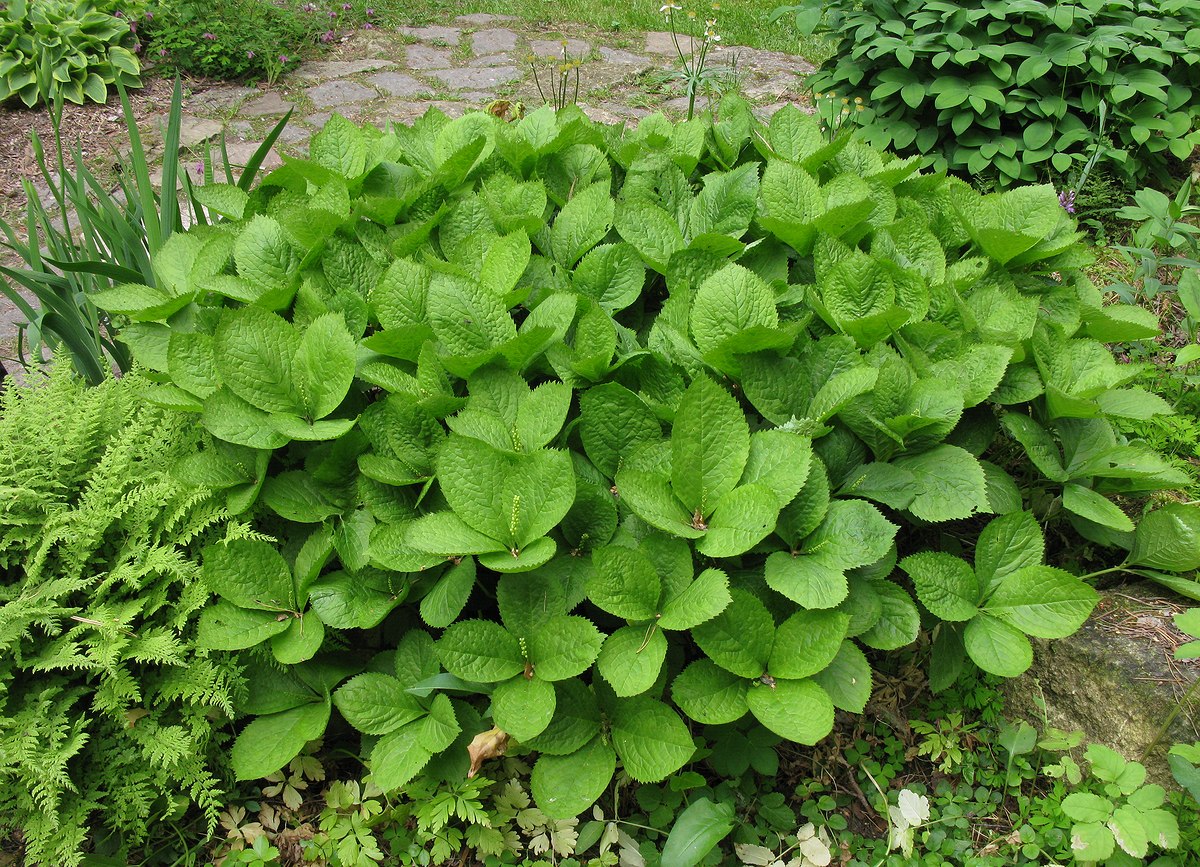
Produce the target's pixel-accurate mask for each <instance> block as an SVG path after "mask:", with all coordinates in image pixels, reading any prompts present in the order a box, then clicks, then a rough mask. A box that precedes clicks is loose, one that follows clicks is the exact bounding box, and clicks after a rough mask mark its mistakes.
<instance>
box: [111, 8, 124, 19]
mask: <svg viewBox="0 0 1200 867" xmlns="http://www.w3.org/2000/svg"><path fill="white" fill-rule="evenodd" d="M113 16H114V17H115V18H124V17H125V13H124V12H122V11H121V10H120V9H118V10H117V11H116V12H114V13H113Z"/></svg>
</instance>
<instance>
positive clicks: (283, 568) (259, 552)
mask: <svg viewBox="0 0 1200 867" xmlns="http://www.w3.org/2000/svg"><path fill="white" fill-rule="evenodd" d="M204 583H205V584H207V585H208V587H209V589H210V590H212V591H213V592H214V593H216V594H217V595H218V596H220V597H221V598H223V599H226V600H228V601H229V602H232V603H233V604H234V605H238V606H240V607H242V608H257V609H260V610H262V611H273V612H276V613H279V612H287V611H294V610H295V609H296V598H295V597H296V590H295V587H294V586H293V584H292V572H291V570H290V569H289V568H288V565H287V563H286V562H285V561H284V559H283V556H282V555H281V554H280V553H279V552H278V551H277V550H276V549H275V547H274V546H273V545H271V544H270V543H268V542H260V541H257V540H251V539H232V540H230V541H229V542H224V543H219V544H216V545H209V546H208V547H207V548H205V549H204Z"/></svg>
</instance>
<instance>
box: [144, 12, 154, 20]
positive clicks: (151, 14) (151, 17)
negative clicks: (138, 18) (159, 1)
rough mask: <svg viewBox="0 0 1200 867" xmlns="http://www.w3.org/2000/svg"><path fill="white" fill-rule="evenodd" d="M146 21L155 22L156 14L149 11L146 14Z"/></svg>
mask: <svg viewBox="0 0 1200 867" xmlns="http://www.w3.org/2000/svg"><path fill="white" fill-rule="evenodd" d="M146 20H147V21H153V20H154V13H153V12H149V11H148V12H146Z"/></svg>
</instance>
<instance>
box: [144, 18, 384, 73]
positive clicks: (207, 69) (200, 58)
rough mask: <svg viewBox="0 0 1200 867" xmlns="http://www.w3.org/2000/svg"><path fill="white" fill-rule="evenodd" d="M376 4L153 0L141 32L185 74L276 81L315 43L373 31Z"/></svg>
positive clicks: (151, 50) (158, 57)
mask: <svg viewBox="0 0 1200 867" xmlns="http://www.w3.org/2000/svg"><path fill="white" fill-rule="evenodd" d="M370 7H371V3H370V2H367V0H355V2H354V3H341V2H337V3H334V2H329V0H322V2H316V3H313V2H307V0H284V2H272V3H260V2H257V0H153V2H152V3H151V4H150V10H149V11H150V15H149V16H146V20H145V21H144V23H143V24H142V26H141V33H142V38H143V40H144V41H145V43H146V52H147V54H148V55H149V56H150V57H153V58H154V59H155V61H156V62H159V63H163V64H166V65H167V66H170V67H172V68H174V69H176V70H178V71H179V72H184V73H190V74H193V75H203V76H206V77H209V78H221V79H240V78H266V79H267V80H268V81H271V82H273V81H275V80H276V78H278V76H279V75H280V73H282V72H283V71H284V70H287V69H291V68H294V67H295V66H296V64H298V63H299V62H300V60H301V59H302V57H303V55H304V54H305V53H307V52H309V51H311V50H312V49H313V47H314V46H316V45H319V44H321V43H327V42H332V41H334V39H335V37H337V36H339V35H340V34H341V33H342V32H343V31H345V30H346V29H353V28H357V27H360V26H363V25H369V26H372V27H373V26H374V24H373V23H372V22H373V18H374V14H375V13H374V10H373V9H371V10H370V12H369V13H368V11H367V10H368V9H369V8H370Z"/></svg>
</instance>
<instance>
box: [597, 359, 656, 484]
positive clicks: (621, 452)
mask: <svg viewBox="0 0 1200 867" xmlns="http://www.w3.org/2000/svg"><path fill="white" fill-rule="evenodd" d="M579 415H580V421H579V434H580V437H581V439H582V440H583V448H584V451H585V452H587V456H588V458H590V459H591V461H592V463H594V464H595V465H596V467H597V469H599V470H600V471H601V472H602V473H604V474H605V475H606V476H608V477H609V478H614V477H615V476H616V474H617V470H618V469H620V467H621V464H622V462H623V460H625V459H627V458H628V457H629V456H630V455H631V454H632V453H633V452H635V451H637V449H638V448H639V447H641V446H645V445H650V444H653V443H656V442H658V441H659V440H660V439H662V428H661V426H660V425H659V422H658V420H657V419H656V418H655V417H654V413H653V412H652V411H651V410H650V407H648V406H647V405H646V402H645V401H643V400H642V399H641V398H640V397H638V396H637V395H636V394H634V393H633V392H632V391H630V390H629V389H627V388H625V387H624V386H622V385H619V384H617V383H615V382H609V383H605V384H604V385H600V386H597V387H596V388H591V389H588V390H587V391H586V392H584V393H583V395H582V397H580V399H579Z"/></svg>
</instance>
